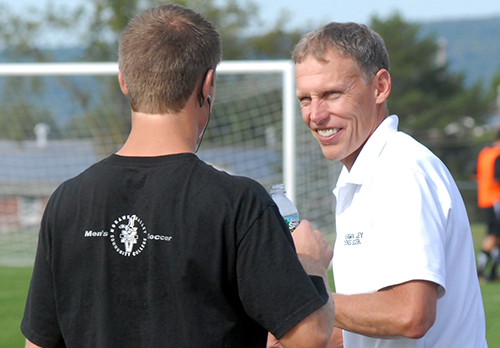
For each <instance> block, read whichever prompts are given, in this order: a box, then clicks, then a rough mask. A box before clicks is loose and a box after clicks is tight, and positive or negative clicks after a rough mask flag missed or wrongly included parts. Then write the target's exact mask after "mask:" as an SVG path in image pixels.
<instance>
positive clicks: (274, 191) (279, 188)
mask: <svg viewBox="0 0 500 348" xmlns="http://www.w3.org/2000/svg"><path fill="white" fill-rule="evenodd" d="M269 194H270V195H271V198H272V199H273V200H274V202H275V203H276V205H277V206H278V208H279V210H280V213H281V215H282V216H283V218H284V219H285V221H286V223H287V224H288V228H289V229H290V232H293V231H295V229H296V228H297V226H298V225H299V222H300V221H299V212H298V210H297V208H296V207H295V205H294V204H293V203H292V201H291V200H290V199H289V198H288V197H287V196H286V191H285V185H283V184H276V185H272V186H271V191H270V192H269Z"/></svg>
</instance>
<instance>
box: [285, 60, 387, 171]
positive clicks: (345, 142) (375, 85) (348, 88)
mask: <svg viewBox="0 0 500 348" xmlns="http://www.w3.org/2000/svg"><path fill="white" fill-rule="evenodd" d="M381 73H382V74H387V76H388V72H387V71H385V70H381V71H379V72H378V73H377V75H376V76H375V77H374V78H373V79H372V80H371V81H368V82H366V81H365V80H364V79H363V74H362V71H361V69H360V68H359V66H358V64H357V63H356V62H355V61H354V60H353V59H351V58H344V57H341V56H339V55H338V54H336V53H334V52H333V51H330V52H329V53H328V54H326V55H325V61H319V60H317V59H315V58H314V57H311V56H309V57H307V58H306V59H304V61H302V62H300V63H298V64H297V65H296V67H295V80H296V85H297V98H298V99H299V101H300V108H301V111H302V118H303V120H304V122H305V124H306V125H307V126H308V127H309V129H310V130H311V132H312V134H313V136H314V137H315V138H316V140H318V142H319V144H320V145H321V149H322V150H323V154H324V155H325V157H326V158H328V159H329V160H332V161H338V160H340V161H341V162H342V163H343V164H344V165H345V166H346V167H347V169H349V170H350V169H351V167H352V165H353V163H354V161H355V160H356V158H357V156H358V154H359V152H360V151H361V148H362V147H363V145H364V143H365V142H366V140H367V139H368V138H369V137H370V135H371V134H372V133H373V132H374V131H375V129H376V128H377V127H378V126H379V125H380V123H381V122H382V121H383V119H384V118H385V116H386V113H385V106H384V104H383V103H384V102H385V98H381V96H380V93H379V87H380V84H379V79H380V76H381ZM389 84H390V82H389ZM382 99H383V100H382ZM381 107H383V108H384V110H383V112H381V111H382V110H381Z"/></svg>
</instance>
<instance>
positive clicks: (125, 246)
mask: <svg viewBox="0 0 500 348" xmlns="http://www.w3.org/2000/svg"><path fill="white" fill-rule="evenodd" d="M84 237H86V238H88V237H109V239H110V241H111V244H112V245H113V249H114V250H115V251H116V252H117V253H118V254H120V255H122V256H126V257H130V256H137V255H139V254H140V253H141V252H142V251H143V250H144V249H145V248H146V244H147V243H148V240H150V241H165V242H170V241H171V240H172V237H171V236H164V235H152V234H149V233H148V231H147V228H146V225H145V224H144V222H143V221H142V220H141V219H140V218H139V217H138V216H137V215H123V216H120V217H119V218H117V219H116V220H115V221H113V224H112V225H111V229H110V230H109V232H108V231H99V232H95V231H85V233H84Z"/></svg>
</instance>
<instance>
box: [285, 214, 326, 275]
mask: <svg viewBox="0 0 500 348" xmlns="http://www.w3.org/2000/svg"><path fill="white" fill-rule="evenodd" d="M292 238H293V240H294V243H295V248H296V250H297V255H298V256H299V259H300V261H301V263H302V266H303V267H304V268H305V269H306V271H307V270H310V271H312V272H314V274H316V273H317V272H323V271H326V269H328V267H329V265H330V261H331V260H332V257H333V250H332V248H330V246H329V245H328V242H327V241H326V240H325V239H324V238H323V235H322V234H321V232H320V231H318V230H313V229H312V228H311V225H310V224H309V222H308V221H307V220H303V221H302V222H301V223H300V225H299V226H298V227H297V229H296V230H295V231H294V232H293V234H292Z"/></svg>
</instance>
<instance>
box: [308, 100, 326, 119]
mask: <svg viewBox="0 0 500 348" xmlns="http://www.w3.org/2000/svg"><path fill="white" fill-rule="evenodd" d="M329 115H330V113H329V112H328V107H327V103H325V102H324V101H323V100H321V99H313V100H312V101H311V116H310V117H311V121H312V122H314V123H316V124H321V123H322V122H325V120H327V119H328V117H329Z"/></svg>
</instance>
